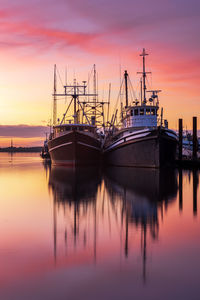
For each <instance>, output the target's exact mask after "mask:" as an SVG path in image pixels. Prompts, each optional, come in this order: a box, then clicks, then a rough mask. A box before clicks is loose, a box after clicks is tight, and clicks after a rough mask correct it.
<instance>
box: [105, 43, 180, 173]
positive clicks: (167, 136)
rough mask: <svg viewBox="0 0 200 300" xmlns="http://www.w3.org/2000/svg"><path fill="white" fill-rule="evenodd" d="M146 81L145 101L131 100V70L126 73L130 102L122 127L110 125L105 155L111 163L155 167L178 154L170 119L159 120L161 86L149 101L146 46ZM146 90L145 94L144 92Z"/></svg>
mask: <svg viewBox="0 0 200 300" xmlns="http://www.w3.org/2000/svg"><path fill="white" fill-rule="evenodd" d="M141 55H142V56H143V72H142V74H143V81H141V103H140V104H139V101H138V100H135V102H134V105H132V104H131V105H129V101H128V73H127V71H125V74H124V85H125V95H126V106H125V107H124V108H123V110H122V120H121V127H120V129H118V128H116V127H114V124H113V127H112V128H110V130H109V131H108V134H107V139H106V142H105V145H104V157H105V161H106V163H108V164H111V165H116V166H131V167H132V166H134V167H155V168H159V167H161V166H162V165H165V164H170V163H173V161H174V160H175V156H176V147H177V135H176V133H175V132H174V131H173V130H170V129H168V122H167V120H165V121H164V126H163V120H162V112H161V117H160V124H158V110H159V101H158V93H159V92H160V91H159V90H154V91H149V92H151V93H152V95H151V97H150V98H149V100H148V101H147V99H146V83H145V78H146V74H147V72H146V71H145V56H146V55H147V54H146V53H145V50H144V49H143V53H142V54H141ZM142 92H143V95H142Z"/></svg>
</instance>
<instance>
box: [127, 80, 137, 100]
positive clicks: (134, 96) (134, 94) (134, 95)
mask: <svg viewBox="0 0 200 300" xmlns="http://www.w3.org/2000/svg"><path fill="white" fill-rule="evenodd" d="M128 81H129V84H130V87H131V91H132V93H133V98H135V99H136V98H137V97H136V93H135V90H134V88H133V85H132V82H131V80H130V77H128Z"/></svg>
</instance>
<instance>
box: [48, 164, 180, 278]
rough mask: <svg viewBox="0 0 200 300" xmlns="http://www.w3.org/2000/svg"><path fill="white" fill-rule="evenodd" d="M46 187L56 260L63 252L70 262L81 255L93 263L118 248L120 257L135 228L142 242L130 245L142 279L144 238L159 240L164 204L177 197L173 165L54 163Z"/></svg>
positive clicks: (127, 254) (128, 250) (128, 253)
mask: <svg viewBox="0 0 200 300" xmlns="http://www.w3.org/2000/svg"><path fill="white" fill-rule="evenodd" d="M49 189H50V192H51V193H52V195H53V224H54V230H53V232H54V234H53V236H54V238H53V239H54V258H55V262H56V263H58V260H60V257H65V258H66V256H67V258H68V261H69V262H70V263H71V262H72V261H73V262H74V260H76V261H79V263H80V259H81V257H84V260H85V259H86V260H87V262H90V263H91V262H92V263H96V262H97V253H98V257H101V256H102V255H104V256H109V255H111V256H112V255H113V253H115V255H118V254H117V253H119V256H120V257H119V260H120V261H121V259H122V255H123V258H124V259H125V260H127V259H130V257H131V256H132V255H133V253H131V251H132V248H133V244H134V242H133V240H134V236H135V235H136V234H137V235H138V237H139V239H140V240H141V242H140V243H138V245H136V244H134V249H135V250H134V251H136V249H137V248H138V251H139V253H142V266H143V267H142V275H143V279H144V281H145V280H146V262H147V244H148V245H149V243H150V240H153V241H155V240H158V236H159V222H160V220H161V219H163V218H164V210H166V209H167V208H168V206H170V204H171V203H173V202H174V201H175V200H176V196H177V189H178V184H177V172H176V171H175V170H173V169H171V170H168V169H167V170H156V169H133V168H123V167H110V168H108V169H105V170H103V171H101V170H99V169H98V168H76V169H73V168H61V167H55V166H54V167H52V168H50V171H49ZM122 249H124V250H123V251H121V250H122ZM132 252H133V251H132ZM111 253H112V254H111Z"/></svg>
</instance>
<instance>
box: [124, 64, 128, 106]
mask: <svg viewBox="0 0 200 300" xmlns="http://www.w3.org/2000/svg"><path fill="white" fill-rule="evenodd" d="M127 78H128V73H127V71H126V70H125V72H124V80H125V95H126V107H128V82H127Z"/></svg>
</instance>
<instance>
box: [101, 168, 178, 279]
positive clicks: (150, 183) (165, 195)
mask: <svg viewBox="0 0 200 300" xmlns="http://www.w3.org/2000/svg"><path fill="white" fill-rule="evenodd" d="M105 181H106V187H107V189H108V191H109V194H110V199H111V201H112V202H115V201H118V198H119V197H120V199H121V201H122V203H123V206H122V212H121V215H122V220H123V219H124V220H125V241H124V254H125V256H126V257H128V255H129V227H130V226H131V230H132V227H133V226H135V227H136V228H138V227H140V230H141V251H142V259H143V279H144V281H145V280H146V260H147V233H148V231H149V233H150V237H151V238H152V239H153V240H157V239H158V232H159V213H160V217H161V218H162V219H163V209H167V207H168V205H169V204H170V203H172V202H173V201H175V200H176V195H177V189H178V184H177V172H176V171H175V170H174V169H147V168H144V169H143V168H125V167H112V168H107V169H106V170H105Z"/></svg>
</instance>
